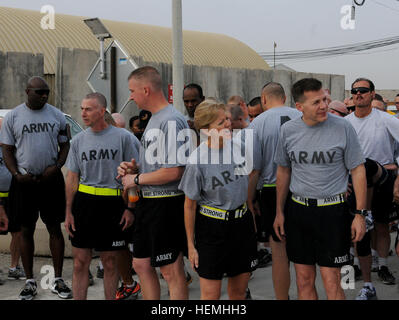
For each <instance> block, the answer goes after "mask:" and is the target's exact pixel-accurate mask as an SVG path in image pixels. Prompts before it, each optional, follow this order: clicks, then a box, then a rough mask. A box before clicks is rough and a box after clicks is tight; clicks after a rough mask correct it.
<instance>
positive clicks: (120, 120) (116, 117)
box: [112, 113, 126, 128]
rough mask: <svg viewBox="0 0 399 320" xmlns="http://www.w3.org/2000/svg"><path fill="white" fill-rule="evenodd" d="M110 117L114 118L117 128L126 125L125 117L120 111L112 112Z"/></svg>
mask: <svg viewBox="0 0 399 320" xmlns="http://www.w3.org/2000/svg"><path fill="white" fill-rule="evenodd" d="M112 118H114V121H115V124H116V126H117V127H118V128H125V127H126V121H125V118H124V117H123V116H122V115H121V114H120V113H113V114H112Z"/></svg>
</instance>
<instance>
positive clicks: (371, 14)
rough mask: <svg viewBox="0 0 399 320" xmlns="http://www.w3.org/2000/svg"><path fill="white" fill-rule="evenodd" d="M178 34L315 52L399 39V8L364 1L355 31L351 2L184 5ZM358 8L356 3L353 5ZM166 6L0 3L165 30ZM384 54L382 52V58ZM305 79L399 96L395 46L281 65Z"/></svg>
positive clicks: (119, 0) (165, 0)
mask: <svg viewBox="0 0 399 320" xmlns="http://www.w3.org/2000/svg"><path fill="white" fill-rule="evenodd" d="M182 1H183V28H184V29H186V30H196V31H206V32H215V33H222V34H226V35H229V36H232V37H234V38H236V39H238V40H240V41H242V42H244V43H245V44H247V45H249V46H250V47H251V48H253V49H254V50H255V51H257V52H259V51H273V42H274V41H275V42H276V43H277V51H278V50H301V49H317V48H325V47H331V46H340V45H345V44H352V43H357V42H364V41H370V40H378V39H382V38H386V37H392V36H398V35H399V1H398V0H366V1H365V4H364V5H363V6H362V7H357V8H356V9H357V11H356V27H355V29H354V30H343V29H342V28H341V19H342V17H343V14H341V7H342V6H344V5H350V4H351V3H352V0H306V1H298V0H201V1H199V0H182ZM357 1H358V2H361V0H357ZM171 3H172V1H171V0H145V1H143V0H112V1H105V0H96V1H94V0H85V1H82V0H79V1H77V0H69V1H65V0H64V1H61V0H48V1H37V0H2V1H1V3H0V5H1V6H6V7H7V6H8V7H15V8H24V9H32V10H37V11H39V10H40V8H41V7H42V6H43V5H53V6H54V7H55V10H56V13H57V12H58V13H65V14H72V15H80V16H88V17H99V18H103V19H110V20H119V21H130V22H137V23H145V24H151V25H159V26H166V27H171V7H172V5H171ZM387 50H388V51H387ZM285 64H286V65H288V66H290V67H291V68H293V69H295V70H298V71H303V72H318V73H334V74H344V75H345V76H346V87H348V86H349V85H350V83H351V82H352V81H353V80H354V79H355V78H357V77H359V76H365V77H369V78H370V79H371V80H373V81H374V82H375V85H376V87H377V89H398V92H399V45H394V46H390V47H385V48H382V49H377V50H374V51H370V52H366V53H363V54H356V55H345V56H342V57H334V58H329V59H326V58H324V59H322V60H314V61H306V62H292V61H289V62H288V61H287V62H285Z"/></svg>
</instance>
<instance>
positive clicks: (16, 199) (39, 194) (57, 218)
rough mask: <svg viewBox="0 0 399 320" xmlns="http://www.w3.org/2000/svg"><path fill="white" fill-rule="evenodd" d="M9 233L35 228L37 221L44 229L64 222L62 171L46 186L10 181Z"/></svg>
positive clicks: (44, 184) (42, 183)
mask: <svg viewBox="0 0 399 320" xmlns="http://www.w3.org/2000/svg"><path fill="white" fill-rule="evenodd" d="M8 201H9V205H8V214H9V220H10V221H9V224H10V225H9V231H10V232H17V231H20V230H21V226H24V227H28V228H34V226H35V225H36V222H37V219H38V218H39V213H40V218H41V219H42V221H43V222H44V224H46V225H50V226H54V225H59V224H61V223H62V222H64V220H65V182H64V176H63V175H62V172H61V170H58V171H57V173H56V174H55V175H54V176H53V178H52V179H51V180H48V181H46V182H38V183H32V184H21V183H18V182H17V180H16V179H15V178H14V177H13V178H12V180H11V185H10V191H9V196H8Z"/></svg>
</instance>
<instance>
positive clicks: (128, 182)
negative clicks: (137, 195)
mask: <svg viewBox="0 0 399 320" xmlns="http://www.w3.org/2000/svg"><path fill="white" fill-rule="evenodd" d="M135 177H136V174H128V175H126V176H124V177H123V178H122V184H123V190H128V189H130V188H132V187H135V186H136V184H135V183H134V178H135Z"/></svg>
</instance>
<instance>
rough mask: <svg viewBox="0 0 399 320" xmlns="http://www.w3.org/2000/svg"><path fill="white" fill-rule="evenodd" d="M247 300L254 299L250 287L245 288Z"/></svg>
mask: <svg viewBox="0 0 399 320" xmlns="http://www.w3.org/2000/svg"><path fill="white" fill-rule="evenodd" d="M245 300H252V296H251V291H249V288H247V290H245Z"/></svg>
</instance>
